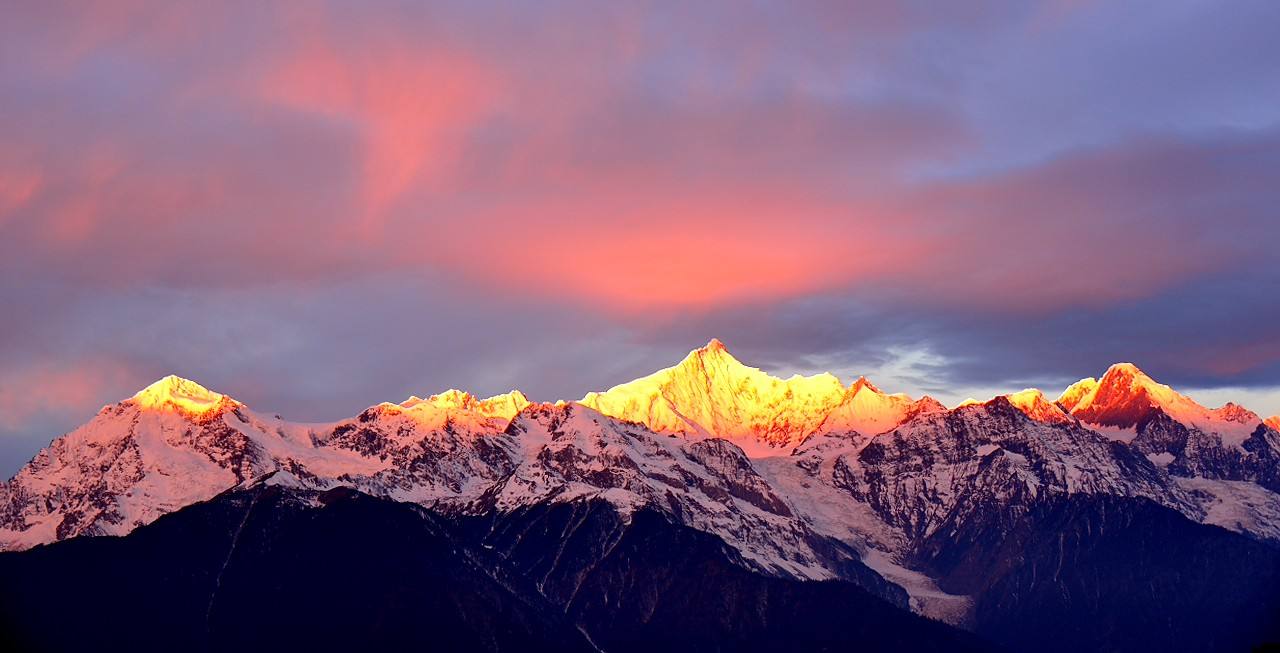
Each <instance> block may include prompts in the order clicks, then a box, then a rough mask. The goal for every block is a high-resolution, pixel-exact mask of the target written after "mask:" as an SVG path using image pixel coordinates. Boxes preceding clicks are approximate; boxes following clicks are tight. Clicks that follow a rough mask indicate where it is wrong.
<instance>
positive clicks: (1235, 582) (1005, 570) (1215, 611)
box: [919, 496, 1280, 652]
mask: <svg viewBox="0 0 1280 653" xmlns="http://www.w3.org/2000/svg"><path fill="white" fill-rule="evenodd" d="M919 563H920V564H921V565H923V567H924V568H925V569H927V570H929V571H930V573H932V574H935V575H936V577H937V578H938V579H939V581H938V582H939V585H940V586H941V587H943V588H944V589H946V590H947V591H952V592H959V593H966V594H972V595H975V596H976V597H977V601H976V606H975V622H976V623H975V629H976V631H977V632H978V633H980V634H984V635H986V636H988V637H990V638H991V639H993V640H995V641H997V642H1000V643H1002V644H1005V645H1007V646H1008V647H1010V648H1011V649H1014V650H1037V651H1063V652H1066V651H1152V650H1177V651H1239V650H1248V649H1249V648H1251V647H1253V646H1256V645H1258V644H1259V643H1261V642H1264V641H1276V640H1277V639H1280V584H1277V581H1278V580H1280V551H1277V550H1276V549H1275V548H1273V547H1272V546H1269V545H1266V544H1262V543H1259V542H1256V541H1254V540H1251V539H1249V538H1247V537H1244V536H1242V535H1239V534H1236V533H1232V532H1230V531H1227V530H1224V529H1221V528H1218V527H1215V526H1205V525H1202V524H1197V523H1195V522H1192V521H1190V520H1188V519H1187V518H1185V517H1184V516H1182V515H1181V514H1179V513H1177V512H1175V511H1173V510H1170V509H1168V508H1165V507H1163V506H1160V505H1158V504H1156V503H1154V502H1152V501H1149V500H1146V499H1137V498H1124V497H1111V496H1094V497H1088V496H1070V497H1059V498H1055V499H1053V500H1049V501H1042V502H1037V503H1034V504H1032V505H1031V506H1029V507H1028V508H1025V509H1010V510H1005V511H1002V510H1000V509H998V508H996V507H991V508H990V509H988V510H983V511H974V512H973V513H969V515H968V516H967V517H965V518H964V519H963V520H953V521H950V522H948V523H944V524H943V526H942V527H941V528H939V529H938V530H937V531H936V533H935V534H934V536H933V537H932V538H930V539H929V540H928V541H927V542H925V543H924V545H923V546H922V547H921V553H920V554H919Z"/></svg>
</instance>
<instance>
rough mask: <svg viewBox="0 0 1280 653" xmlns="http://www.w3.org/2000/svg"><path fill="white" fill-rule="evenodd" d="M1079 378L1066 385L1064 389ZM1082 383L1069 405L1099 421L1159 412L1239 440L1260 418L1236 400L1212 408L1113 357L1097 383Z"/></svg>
mask: <svg viewBox="0 0 1280 653" xmlns="http://www.w3.org/2000/svg"><path fill="white" fill-rule="evenodd" d="M1086 381H1088V380H1087V379H1086ZM1081 383H1085V382H1084V381H1082V382H1081ZM1081 383H1078V384H1076V385H1075V386H1072V388H1068V393H1070V392H1071V391H1072V389H1073V388H1076V387H1077V386H1080V385H1081ZM1090 386H1091V387H1090ZM1083 387H1089V389H1088V391H1087V392H1085V393H1084V394H1083V395H1082V396H1081V397H1080V399H1079V401H1078V402H1075V403H1074V404H1073V405H1071V407H1070V411H1071V414H1072V415H1073V416H1075V417H1077V418H1079V419H1080V420H1081V421H1083V422H1088V423H1090V424H1096V425H1100V426H1106V427H1112V428H1117V429H1130V428H1134V427H1136V426H1138V425H1140V424H1142V423H1143V422H1145V421H1146V420H1147V419H1149V418H1150V417H1151V416H1153V415H1154V414H1156V413H1157V412H1163V413H1164V414H1166V415H1168V416H1169V417H1171V418H1173V419H1174V420H1176V421H1178V422H1180V423H1181V424H1183V425H1185V426H1188V427H1192V428H1197V429H1200V430H1202V431H1204V432H1206V433H1214V434H1217V435H1219V436H1221V437H1222V438H1223V439H1224V441H1226V442H1230V443H1232V444H1237V445H1238V444H1240V443H1241V442H1243V440H1244V439H1245V438H1247V437H1248V436H1249V434H1250V433H1251V432H1252V431H1253V430H1254V429H1255V428H1257V426H1258V424H1260V423H1261V422H1262V420H1261V419H1259V418H1258V416H1257V415H1256V414H1254V413H1252V412H1251V411H1248V410H1245V409H1244V408H1241V407H1240V406H1237V405H1235V404H1227V405H1226V406H1223V407H1222V408H1218V409H1216V410H1210V409H1208V408H1205V407H1204V406H1202V405H1200V404H1198V403H1196V402H1195V401H1194V400H1193V399H1191V398H1190V397H1187V396H1186V395H1183V394H1180V393H1178V392H1177V391H1175V390H1174V389H1173V388H1171V387H1169V386H1167V385H1164V384H1163V383H1159V382H1157V381H1156V380H1154V379H1152V378H1151V377H1150V376H1147V374H1146V373H1144V372H1143V371H1142V370H1140V369H1138V367H1137V366H1136V365H1134V364H1133V363H1116V364H1115V365H1112V366H1111V367H1110V368H1108V369H1107V372H1106V374H1103V375H1102V378H1101V379H1100V380H1099V381H1098V382H1097V383H1096V384H1085V386H1083ZM1066 394H1067V393H1064V397H1065V396H1066ZM1068 403H1070V402H1064V404H1063V405H1068Z"/></svg>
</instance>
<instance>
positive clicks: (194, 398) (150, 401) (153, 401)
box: [132, 374, 230, 416]
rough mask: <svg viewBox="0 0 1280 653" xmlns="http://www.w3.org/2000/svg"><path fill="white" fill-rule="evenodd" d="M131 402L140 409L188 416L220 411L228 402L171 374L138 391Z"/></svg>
mask: <svg viewBox="0 0 1280 653" xmlns="http://www.w3.org/2000/svg"><path fill="white" fill-rule="evenodd" d="M132 401H133V403H134V404H135V405H136V406H138V407H139V408H142V409H151V410H166V409H176V410H178V411H180V412H183V413H186V414H188V415H193V416H203V415H207V414H209V413H213V412H216V411H218V410H220V409H221V407H222V406H223V404H224V403H225V402H227V401H230V400H229V398H228V397H226V396H225V395H222V394H219V393H217V392H214V391H212V390H209V389H208V388H206V387H204V386H202V385H200V384H199V383H196V382H195V381H191V380H189V379H184V378H182V377H180V376H174V375H172V374H171V375H169V376H166V377H164V378H163V379H160V380H159V381H156V382H155V383H152V384H151V385H149V386H147V387H145V388H143V389H142V390H140V391H139V392H138V393H137V394H135V395H134V396H133V398H132Z"/></svg>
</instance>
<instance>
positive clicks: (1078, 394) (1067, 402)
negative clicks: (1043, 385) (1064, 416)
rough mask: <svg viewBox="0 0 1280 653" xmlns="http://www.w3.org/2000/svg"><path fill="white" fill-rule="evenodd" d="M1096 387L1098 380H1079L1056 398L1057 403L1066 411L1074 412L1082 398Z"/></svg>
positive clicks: (1090, 378)
mask: <svg viewBox="0 0 1280 653" xmlns="http://www.w3.org/2000/svg"><path fill="white" fill-rule="evenodd" d="M1097 387H1098V380H1097V379H1095V378H1093V377H1092V376H1091V377H1089V378H1086V379H1080V380H1079V381H1076V382H1075V383H1072V384H1071V385H1069V386H1067V389H1066V390H1063V391H1062V394H1061V395H1060V396H1059V397H1058V403H1059V404H1061V405H1062V407H1063V408H1065V409H1067V411H1072V410H1075V407H1076V405H1077V404H1079V403H1080V400H1081V399H1084V396H1085V395H1087V394H1089V393H1090V392H1093V391H1094V389H1095V388H1097Z"/></svg>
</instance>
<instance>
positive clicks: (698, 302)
mask: <svg viewBox="0 0 1280 653" xmlns="http://www.w3.org/2000/svg"><path fill="white" fill-rule="evenodd" d="M1274 11H1275V9H1274V4H1273V3H1243V4H1241V5H1240V6H1238V7H1237V8H1236V9H1235V10H1233V11H1232V12H1221V11H1219V10H1217V9H1216V8H1214V7H1211V6H1207V5H1201V4H1199V3H1174V4H1171V5H1168V6H1164V7H1161V8H1159V9H1158V10H1152V9H1151V8H1149V7H1142V8H1141V10H1140V11H1139V8H1138V7H1137V6H1136V5H1133V6H1130V5H1125V4H1118V5H1117V4H1113V3H1061V2H1049V3H1038V4H1037V3H1033V4H1026V3H1013V2H995V1H993V2H982V3H979V4H976V5H974V4H970V5H966V7H965V8H964V9H963V10H961V9H954V10H952V9H945V8H944V9H938V8H931V9H930V10H928V11H923V10H919V9H916V8H913V7H912V6H910V5H903V4H902V3H897V2H879V1H871V2H856V3H844V2H841V3H831V2H801V3H768V2H766V3H753V4H751V5H749V6H744V5H741V3H715V2H713V3H699V4H697V5H696V6H695V5H689V6H685V7H661V6H657V5H649V4H646V3H611V4H609V5H608V6H602V5H600V4H599V3H581V2H553V3H550V4H547V3H538V4H536V5H533V4H529V5H521V4H517V5H506V6H503V7H501V8H495V7H492V6H485V5H479V4H475V3H448V2H445V3H431V4H430V5H419V6H415V5H405V4H398V3H385V4H377V5H353V4H350V3H305V4H296V5H294V4H284V5H263V4H261V3H239V2H227V3H217V4H216V5H213V4H211V5H207V6H193V5H168V4H156V3H148V2H118V3H103V4H98V5H94V6H93V7H91V8H86V7H82V6H80V5H79V4H76V3H58V2H48V3H39V4H28V5H26V6H23V7H21V8H16V9H15V10H14V11H13V12H11V13H12V15H11V16H10V20H7V21H4V24H3V25H0V115H3V116H4V120H3V121H0V139H3V141H4V143H5V147H4V148H3V150H2V151H0V302H2V303H3V305H4V306H5V308H6V318H5V319H4V320H2V321H0V369H4V370H6V372H5V376H4V379H5V383H6V384H7V386H6V389H7V391H8V392H9V395H8V397H9V399H7V402H8V403H6V404H5V406H6V407H7V409H6V413H7V415H6V416H3V417H4V419H5V420H6V424H8V425H9V427H11V428H10V432H12V433H28V434H29V433H34V432H35V431H36V430H40V429H53V428H59V425H62V426H70V425H71V424H70V423H67V420H64V421H63V422H59V421H58V420H57V419H56V415H54V414H55V413H57V414H63V413H64V408H65V414H66V415H75V416H76V417H75V418H76V419H79V418H80V417H82V416H84V415H86V414H89V413H91V411H92V410H93V409H96V406H95V405H92V404H94V403H96V402H98V401H102V400H104V397H105V398H106V400H110V399H118V398H120V397H123V396H127V395H128V394H131V393H132V392H133V391H134V390H136V389H137V387H136V386H140V385H141V384H144V383H145V382H147V381H149V380H151V377H153V376H159V375H162V374H165V373H169V372H177V373H180V374H185V375H188V376H192V377H195V378H197V379H198V380H200V381H202V382H205V383H207V384H208V385H210V386H212V387H215V388H218V389H223V390H226V391H228V392H231V393H232V394H235V395H237V396H240V397H241V398H243V399H245V400H247V401H251V402H252V403H253V404H254V405H260V406H261V407H263V408H265V409H267V410H279V411H282V412H285V413H289V414H290V416H291V417H297V418H301V419H327V418H333V417H338V416H341V415H344V414H348V413H349V412H352V411H354V410H357V409H358V408H360V407H362V406H363V405H365V404H368V403H372V402H374V401H378V400H383V399H388V398H396V397H398V396H401V395H403V394H408V393H410V392H413V393H417V394H423V393H425V392H430V391H433V390H437V389H442V388H443V387H445V386H449V385H460V386H464V387H466V388H467V389H472V390H475V391H477V392H498V391H502V390H506V389H508V388H509V387H511V386H519V387H521V388H523V389H525V390H526V391H528V392H530V393H532V394H534V395H536V396H541V397H544V398H557V397H565V396H568V397H572V396H577V395H578V394H581V393H582V392H584V391H585V390H587V389H594V388H600V387H606V386H607V385H609V384H611V383H616V382H620V381H623V380H626V379H627V378H629V377H630V376H635V375H638V374H640V373H643V372H646V371H649V370H651V369H652V368H654V367H657V366H659V365H664V364H667V363H669V362H672V361H674V360H675V359H677V358H678V357H679V356H680V355H682V354H683V352H685V351H687V350H688V349H690V348H692V347H694V346H696V345H698V344H701V343H702V342H705V341H706V340H708V339H709V338H710V337H712V336H718V337H721V338H723V339H725V340H727V341H728V342H729V343H730V346H731V347H733V348H734V350H735V352H739V353H741V354H742V355H743V358H744V359H747V360H752V361H758V362H760V363H762V364H765V365H766V366H770V367H771V368H774V369H779V370H783V369H797V370H799V369H804V370H810V369H817V368H821V367H836V368H838V370H837V371H846V370H847V371H850V372H859V373H862V372H867V373H872V374H874V373H875V372H877V371H883V372H884V373H885V374H887V375H890V376H892V377H894V378H896V379H900V380H901V381H902V382H903V383H904V384H911V387H912V388H918V389H919V390H921V391H937V390H941V389H945V388H948V387H971V388H991V387H1001V386H1004V385H1006V384H1007V385H1009V386H1010V387H1012V386H1014V385H1017V386H1021V385H1025V384H1032V383H1035V384H1042V385H1052V384H1054V383H1059V382H1063V381H1066V380H1069V379H1070V377H1077V376H1084V375H1086V374H1097V373H1098V372H1099V371H1101V369H1102V368H1104V367H1105V366H1106V365H1107V364H1109V363H1110V362H1113V361H1115V360H1119V359H1132V360H1135V362H1138V363H1139V364H1142V365H1143V366H1144V367H1147V368H1149V371H1150V372H1151V373H1153V374H1155V375H1156V376H1157V377H1158V378H1161V379H1162V380H1165V381H1169V382H1174V383H1178V384H1188V385H1193V386H1196V387H1200V388H1213V387H1215V386H1219V385H1223V384H1228V385H1232V386H1240V387H1248V388H1252V389H1255V390H1254V391H1256V392H1263V391H1262V390H1258V389H1260V388H1265V387H1268V386H1272V385H1276V384H1280V352H1277V350H1276V348H1275V345H1274V342H1273V341H1274V338H1272V337H1271V333H1270V331H1269V327H1270V325H1273V324H1275V323H1276V318H1277V317H1280V308H1278V307H1277V300H1276V299H1275V297H1274V295H1275V293H1274V292H1271V290H1270V289H1273V288H1275V287H1277V285H1278V284H1277V281H1280V279H1278V278H1277V276H1276V275H1277V273H1276V272H1275V270H1276V269H1277V267H1278V266H1277V256H1276V253H1275V252H1276V249H1275V246H1274V245H1273V243H1275V242H1278V241H1280V238H1278V236H1280V232H1277V225H1278V224H1280V221H1277V220H1276V216H1275V209H1274V207H1275V206H1277V205H1280V201H1278V200H1280V197H1278V196H1277V190H1276V189H1277V188H1280V185H1278V184H1277V183H1276V179H1275V173H1274V172H1273V171H1275V170H1278V169H1280V133H1278V132H1277V125H1280V113H1277V111H1276V109H1275V107H1276V106H1280V103H1277V102H1274V101H1271V100H1274V99H1277V98H1280V88H1277V87H1276V85H1275V76H1274V75H1268V73H1269V72H1270V71H1269V69H1268V68H1266V66H1265V65H1264V64H1265V62H1269V61H1272V60H1274V59H1275V56H1269V55H1274V54H1280V53H1277V52H1276V50H1275V48H1276V45H1275V44H1276V43H1277V42H1276V41H1275V40H1274V39H1267V38H1266V37H1267V36H1268V34H1266V33H1265V27H1266V26H1267V25H1269V24H1272V23H1274V21H1273V20H1272V21H1270V22H1268V18H1269V17H1270V16H1271V15H1272V14H1273V13H1274ZM1139 22H1140V23H1141V25H1142V29H1136V28H1134V27H1133V26H1134V25H1137V24H1138V23H1139ZM1086 43H1087V44H1089V48H1088V51H1085V50H1084V49H1082V46H1081V44H1086ZM79 366H83V369H81V367H79ZM58 383H64V384H65V385H66V386H67V387H69V388H79V390H76V391H75V392H69V393H67V395H66V396H68V397H74V398H76V400H75V401H70V400H69V401H68V403H67V404H66V405H65V406H63V405H54V404H45V403H41V402H42V401H43V400H40V399H37V398H35V396H38V395H40V394H41V391H40V390H39V389H40V388H45V387H53V386H56V385H58ZM26 386H29V387H30V388H31V389H33V390H32V393H33V397H30V398H20V399H19V398H14V397H15V395H14V393H22V392H25V391H26V390H25V387H26ZM903 389H908V388H903ZM1258 396H1263V395H1258ZM71 404H75V405H77V406H80V408H79V409H75V408H73V407H72V406H71ZM77 410H79V412H77ZM1277 410H1280V406H1278V407H1277ZM86 411H88V413H86ZM69 419H70V418H68V420H69Z"/></svg>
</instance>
